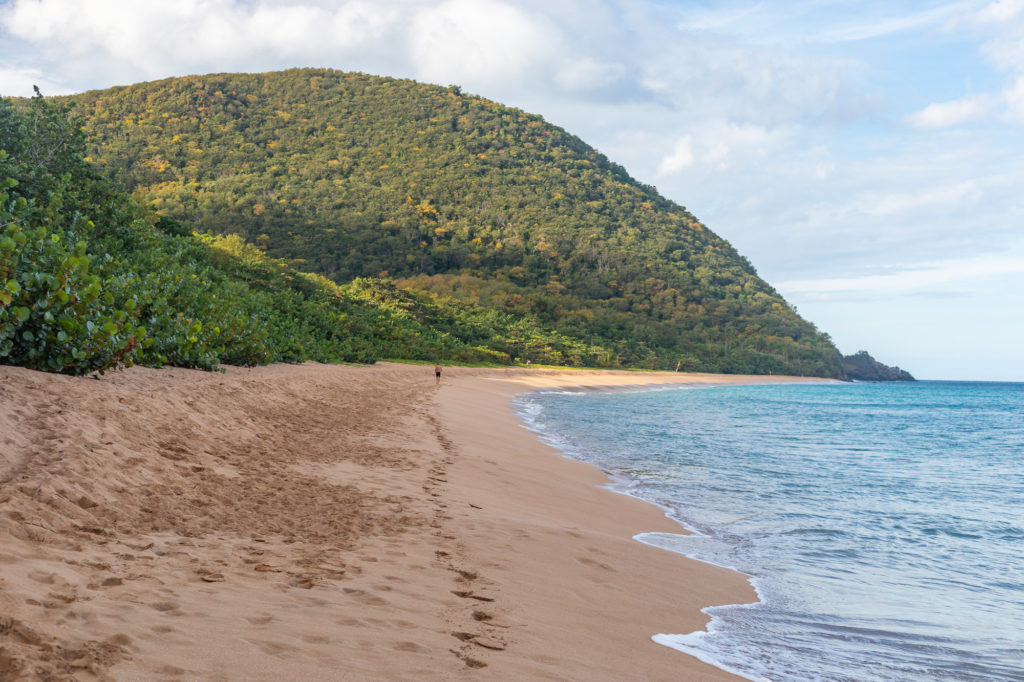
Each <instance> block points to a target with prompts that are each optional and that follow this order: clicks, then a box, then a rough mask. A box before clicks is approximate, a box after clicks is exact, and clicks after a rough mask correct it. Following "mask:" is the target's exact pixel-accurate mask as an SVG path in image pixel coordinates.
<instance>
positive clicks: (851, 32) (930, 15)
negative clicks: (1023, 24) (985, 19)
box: [818, 1, 974, 43]
mask: <svg viewBox="0 0 1024 682" xmlns="http://www.w3.org/2000/svg"><path fill="white" fill-rule="evenodd" d="M973 5H974V3H972V2H969V1H968V2H952V3H947V4H945V5H939V6H938V7H932V8H929V9H927V10H924V11H921V12H906V13H900V12H899V9H900V7H899V6H898V5H897V6H896V7H895V8H894V9H893V10H890V11H891V12H892V13H891V14H889V15H888V16H885V17H879V18H871V19H870V20H868V21H865V22H862V23H850V24H847V25H845V26H841V27H839V28H834V29H829V30H826V31H823V32H822V33H821V34H820V35H819V37H818V39H819V40H821V41H822V42H825V43H832V42H847V41H857V40H867V39H870V38H879V37H882V36H891V35H893V34H898V33H906V32H908V31H914V30H918V29H922V28H925V27H929V26H941V25H943V24H945V23H948V22H950V21H953V20H955V19H957V18H958V17H960V16H962V15H963V13H964V12H965V11H966V10H969V9H970V8H972V7H973Z"/></svg>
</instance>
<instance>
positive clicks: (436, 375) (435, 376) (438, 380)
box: [434, 365, 441, 383]
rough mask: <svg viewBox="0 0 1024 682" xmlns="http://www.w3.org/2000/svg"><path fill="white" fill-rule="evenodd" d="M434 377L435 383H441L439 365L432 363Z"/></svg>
mask: <svg viewBox="0 0 1024 682" xmlns="http://www.w3.org/2000/svg"><path fill="white" fill-rule="evenodd" d="M434 378H436V379H437V383H441V365H434Z"/></svg>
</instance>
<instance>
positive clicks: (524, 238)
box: [70, 70, 842, 376]
mask: <svg viewBox="0 0 1024 682" xmlns="http://www.w3.org/2000/svg"><path fill="white" fill-rule="evenodd" d="M70 99H71V100H72V101H73V102H74V103H75V104H76V106H77V111H78V112H79V113H80V114H82V115H84V117H85V126H86V130H87V132H88V133H89V135H90V136H92V140H91V142H90V145H91V146H90V152H89V153H90V159H91V160H92V161H93V162H94V164H96V165H97V166H98V167H99V168H101V169H103V170H104V172H106V173H108V174H109V175H111V176H114V177H116V178H118V179H120V181H122V182H123V183H124V184H126V185H127V187H128V188H129V189H130V190H131V191H132V192H134V194H135V195H136V197H137V198H139V199H141V200H144V201H146V202H152V203H153V205H155V207H156V209H157V210H158V211H159V212H160V213H162V214H163V215H165V216H168V217H170V218H173V219H176V220H179V221H182V222H183V223H185V224H186V225H188V226H190V227H192V228H194V229H195V230H197V231H199V232H208V233H213V234H220V233H237V234H240V235H242V236H244V237H245V238H246V239H247V240H249V241H250V242H252V243H253V244H255V245H256V246H257V247H259V248H261V249H264V250H265V251H266V253H267V254H268V255H269V256H272V257H275V258H284V259H287V260H288V261H289V262H290V263H291V264H292V265H294V266H295V267H297V268H299V269H304V270H308V271H312V272H317V273H321V274H323V275H326V276H327V277H329V278H331V279H333V280H335V281H337V282H347V281H349V280H351V279H353V278H355V277H360V276H374V277H385V278H391V279H394V280H397V281H398V282H399V283H400V284H402V285H404V286H411V287H415V288H419V289H427V290H430V291H434V292H438V293H443V294H447V295H451V296H454V297H456V298H460V299H464V300H467V301H469V302H475V303H479V304H482V305H484V306H486V307H488V308H491V309H495V310H498V311H503V312H506V313H511V314H514V315H522V314H531V315H534V316H536V317H537V318H539V319H540V320H541V321H542V322H543V323H545V324H548V325H550V326H551V327H553V328H554V329H557V330H558V331H559V332H561V333H563V334H565V335H568V336H571V337H575V338H579V339H582V340H584V341H586V342H588V343H592V344H595V345H600V346H603V347H604V348H607V349H610V350H611V351H612V355H611V356H606V357H605V358H604V360H603V361H604V362H609V361H610V362H616V361H617V362H622V363H624V364H630V365H637V366H646V367H661V368H667V367H674V366H675V365H676V363H677V362H679V361H681V362H682V367H683V368H684V369H701V370H709V371H726V372H761V373H767V372H769V371H775V372H789V373H800V374H816V375H823V376H841V375H842V369H841V366H840V364H839V354H838V353H837V351H836V349H835V348H834V347H833V345H832V343H831V341H830V340H829V339H828V337H827V336H826V335H824V334H821V333H819V332H818V331H817V330H816V329H815V328H814V327H813V325H811V324H809V323H808V322H806V321H805V320H803V319H801V318H800V317H799V316H798V315H797V314H796V312H795V311H794V310H793V309H792V307H791V306H789V305H788V304H787V303H786V302H785V301H784V300H783V299H782V298H781V297H780V296H779V295H778V294H777V293H776V292H775V291H774V290H773V289H772V288H771V287H770V286H769V285H768V284H767V283H765V282H764V281H763V280H761V279H760V278H759V277H758V276H757V275H756V273H755V272H754V269H753V268H752V267H751V265H750V263H749V262H748V261H747V260H746V259H745V258H743V257H742V256H740V255H739V254H738V253H737V252H736V251H735V250H734V249H733V248H732V247H731V246H730V245H729V244H728V243H727V242H725V241H724V240H722V239H721V238H719V237H717V236H716V235H715V234H714V233H712V232H711V231H710V230H708V229H707V228H706V227H705V226H704V225H702V224H701V223H700V222H699V221H698V220H697V219H696V218H694V216H692V215H691V214H690V213H688V212H687V211H686V210H685V209H684V208H683V207H681V206H679V205H677V204H675V203H673V202H671V201H668V200H666V199H665V198H663V197H661V196H660V195H658V193H657V192H656V191H655V190H654V188H652V187H648V186H644V185H642V184H640V183H638V182H636V181H635V180H633V179H632V178H630V177H629V175H628V174H627V173H626V172H625V171H624V170H623V169H622V168H621V167H619V166H617V165H615V164H614V163H612V162H610V161H609V160H608V159H606V158H605V157H604V156H603V155H601V154H600V153H598V152H597V151H595V150H594V149H592V148H590V147H588V146H587V145H586V144H584V143H583V142H582V141H581V140H579V139H578V138H576V137H574V136H572V135H570V134H568V133H566V132H565V131H563V130H562V129H560V128H557V127H555V126H552V125H550V124H547V123H545V122H544V121H543V120H542V119H541V118H539V117H537V116H534V115H530V114H527V113H524V112H522V111H519V110H516V109H511V108H508V107H504V106H502V105H500V104H497V103H494V102H491V101H488V100H485V99H481V98H479V97H475V96H471V95H466V94H463V93H461V92H460V91H459V90H458V88H454V87H450V88H442V87H437V86H432V85H424V84H420V83H416V82H412V81H405V80H393V79H388V78H379V77H374V76H367V75H362V74H351V73H343V72H337V71H330V70H291V71H284V72H279V73H269V74H219V75H209V76H197V77H186V78H175V79H169V80H164V81H158V82H152V83H142V84H138V85H133V86H129V87H122V88H113V89H110V90H104V91H92V92H88V93H84V94H82V95H77V96H74V97H71V98H70Z"/></svg>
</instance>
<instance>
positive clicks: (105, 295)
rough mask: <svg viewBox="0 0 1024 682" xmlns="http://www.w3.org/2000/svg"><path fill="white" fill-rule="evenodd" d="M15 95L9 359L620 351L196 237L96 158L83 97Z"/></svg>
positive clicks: (5, 294) (85, 364) (493, 359)
mask: <svg viewBox="0 0 1024 682" xmlns="http://www.w3.org/2000/svg"><path fill="white" fill-rule="evenodd" d="M24 104H25V106H24V107H21V108H18V109H16V108H15V107H13V106H12V105H11V104H10V103H9V102H6V101H3V100H0V139H2V140H3V145H2V148H0V188H2V189H0V362H3V363H5V364H16V365H22V366H27V367H32V368H36V369H42V370H49V371H58V372H66V373H72V374H84V373H88V372H92V371H103V370H105V369H108V368H111V367H116V366H123V365H131V364H135V363H145V364H150V365H161V364H172V365H177V366H184V367H198V368H203V369H214V368H216V367H217V366H218V365H219V364H221V363H225V364H236V365H253V364H258V363H266V362H274V361H283V362H301V361H304V360H316V361H320V362H342V361H348V362H373V361H376V360H380V359H384V358H393V359H420V360H427V359H431V360H436V361H447V362H461V363H509V362H512V361H513V360H514V359H515V358H518V357H521V356H523V355H524V354H527V353H529V354H530V355H531V356H533V357H537V358H542V359H543V360H544V361H547V362H551V363H556V364H594V363H597V362H599V361H600V359H601V357H602V354H606V351H605V350H604V349H602V348H599V347H594V346H589V345H587V344H584V343H581V342H579V341H577V340H575V339H571V338H567V337H565V336H563V335H560V334H558V333H556V332H551V331H548V330H545V329H543V328H542V327H540V325H539V324H537V323H536V321H535V319H534V318H532V317H530V316H524V317H519V316H513V315H510V314H508V313H502V312H500V311H493V310H485V309H482V308H479V307H474V306H471V305H467V304H462V303H458V302H453V301H446V300H443V299H441V298H439V297H437V296H434V295H431V294H428V293H425V292H414V291H407V290H403V289H399V288H398V287H396V286H395V285H394V284H393V283H391V282H387V281H383V280H378V279H373V278H357V279H355V280H354V281H352V282H349V283H346V284H345V285H338V284H336V283H334V282H332V281H330V280H327V279H325V278H324V277H322V276H319V275H316V274H312V273H304V272H298V271H296V270H294V269H293V268H291V267H289V266H288V265H287V264H286V263H284V262H283V261H281V260H278V259H273V258H270V257H268V256H267V255H266V254H264V253H263V252H262V251H261V250H259V249H257V248H256V247H254V246H252V245H250V244H247V243H245V242H244V241H243V240H242V239H241V238H240V237H238V236H237V235H226V236H219V235H217V236H214V235H195V234H193V233H192V231H191V230H190V229H189V228H188V227H187V226H185V225H182V224H181V223H180V222H178V221H176V220H174V219H173V218H168V217H166V216H160V215H158V214H157V213H156V212H155V211H153V210H152V208H151V207H149V206H145V205H143V204H140V203H139V202H137V201H135V200H133V199H132V198H131V197H129V196H128V195H127V194H126V193H125V192H124V191H123V190H122V189H121V188H119V187H118V186H117V185H116V184H115V183H114V182H113V181H111V180H110V179H108V178H104V177H103V176H101V175H100V174H99V173H97V172H96V169H95V166H94V165H93V164H92V163H90V162H89V161H87V160H86V159H85V135H84V132H83V131H82V129H81V127H80V126H79V125H78V123H79V122H78V121H77V120H76V119H75V118H74V117H72V116H70V115H69V111H68V110H67V107H66V106H64V105H62V104H59V103H54V102H51V101H47V100H45V99H43V98H42V97H36V98H34V99H32V100H31V101H30V102H27V103H24Z"/></svg>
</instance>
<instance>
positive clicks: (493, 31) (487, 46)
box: [409, 0, 561, 86]
mask: <svg viewBox="0 0 1024 682" xmlns="http://www.w3.org/2000/svg"><path fill="white" fill-rule="evenodd" d="M560 43H561V38H560V36H559V34H558V32H557V31H556V30H555V29H554V28H552V27H550V26H548V25H547V24H546V23H545V22H544V21H541V20H537V19H535V18H534V17H532V16H530V15H528V14H526V13H525V12H523V11H522V10H520V9H518V8H517V7H514V6H513V5H510V4H506V3H503V2H496V1H495V0H449V1H448V2H445V3H442V4H441V5H438V6H436V7H430V8H427V9H424V10H421V11H420V12H419V13H417V15H416V17H415V18H414V19H413V22H412V26H411V38H410V43H409V50H410V56H411V57H412V62H413V64H414V65H415V69H416V74H417V76H418V77H419V78H421V79H424V80H427V81H430V82H435V83H437V82H441V83H444V82H452V83H460V84H461V83H466V84H469V85H471V86H473V85H476V84H482V83H484V82H488V81H490V82H493V81H499V82H500V81H520V80H522V79H524V78H526V77H528V76H530V75H531V74H533V73H537V74H540V73H542V72H543V70H544V68H545V65H548V64H550V62H551V59H552V57H554V56H555V53H556V50H557V48H558V46H559V44H560Z"/></svg>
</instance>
